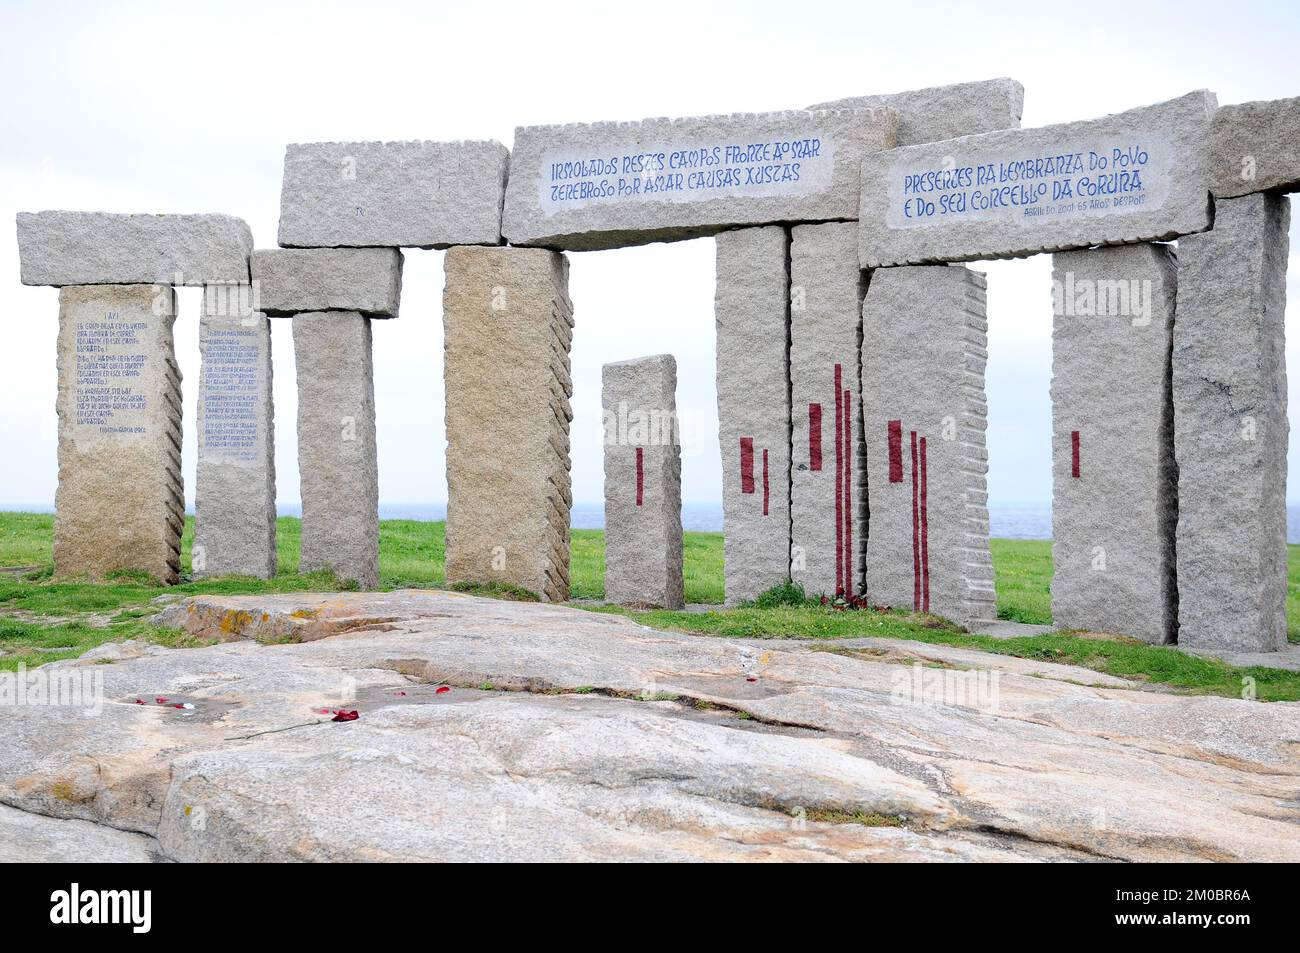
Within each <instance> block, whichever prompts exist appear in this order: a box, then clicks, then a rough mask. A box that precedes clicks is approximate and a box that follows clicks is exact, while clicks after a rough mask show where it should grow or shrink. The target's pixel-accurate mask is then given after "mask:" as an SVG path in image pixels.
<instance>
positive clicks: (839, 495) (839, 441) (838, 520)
mask: <svg viewBox="0 0 1300 953" xmlns="http://www.w3.org/2000/svg"><path fill="white" fill-rule="evenodd" d="M841 376H842V371H841V368H840V365H839V364H836V365H835V594H836V595H840V596H842V595H844V464H843V456H844V417H843V413H844V395H843V394H842V393H841V391H840V378H841Z"/></svg>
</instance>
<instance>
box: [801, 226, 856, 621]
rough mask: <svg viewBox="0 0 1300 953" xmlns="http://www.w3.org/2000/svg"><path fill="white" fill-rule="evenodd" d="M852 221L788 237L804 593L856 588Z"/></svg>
mask: <svg viewBox="0 0 1300 953" xmlns="http://www.w3.org/2000/svg"><path fill="white" fill-rule="evenodd" d="M857 240H858V229H857V224H856V223H855V222H833V223H829V224H826V225H798V226H796V227H794V228H793V229H791V244H790V395H791V405H790V423H791V428H792V437H791V441H790V443H791V455H790V578H791V579H793V580H794V581H795V582H797V583H799V584H800V585H802V586H803V587H804V591H805V592H806V593H808V595H810V596H811V595H819V594H820V595H830V596H834V595H836V594H837V593H849V594H852V595H860V594H861V592H862V582H863V580H862V558H863V553H864V552H865V551H866V545H867V520H866V516H867V512H866V491H867V480H866V476H867V474H866V451H865V448H864V447H863V444H862V388H861V383H860V382H861V375H860V373H859V346H860V342H861V340H862V292H863V289H864V281H863V274H862V271H861V269H859V268H858V244H857Z"/></svg>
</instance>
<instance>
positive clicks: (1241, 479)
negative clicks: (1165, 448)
mask: <svg viewBox="0 0 1300 953" xmlns="http://www.w3.org/2000/svg"><path fill="white" fill-rule="evenodd" d="M1290 218H1291V209H1290V200H1289V199H1287V198H1286V197H1284V196H1278V195H1250V196H1246V197H1243V198H1238V199H1223V200H1220V201H1219V202H1218V203H1217V205H1216V208H1215V216H1214V229H1213V231H1209V232H1205V233H1204V234H1202V235H1196V236H1192V237H1189V238H1187V239H1185V240H1183V241H1181V242H1179V243H1178V320H1177V321H1176V322H1175V323H1174V346H1173V404H1174V453H1175V456H1176V458H1177V461H1178V547H1177V549H1178V644H1179V645H1180V646H1182V647H1186V648H1202V649H1229V650H1234V651H1242V652H1265V651H1278V650H1280V649H1283V648H1285V647H1286V596H1287V550H1286V455H1287V442H1288V430H1289V427H1288V423H1287V382H1286V354H1285V340H1286V334H1285V327H1284V324H1285V322H1284V318H1285V312H1286V266H1287V253H1288V246H1289V244H1290V242H1289V234H1288V227H1289V223H1290Z"/></svg>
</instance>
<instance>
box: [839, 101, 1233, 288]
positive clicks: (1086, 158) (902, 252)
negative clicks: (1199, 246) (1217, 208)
mask: <svg viewBox="0 0 1300 953" xmlns="http://www.w3.org/2000/svg"><path fill="white" fill-rule="evenodd" d="M1214 108H1215V99H1214V94H1213V93H1210V92H1206V91H1204V90H1202V91H1199V92H1195V93H1189V94H1187V95H1186V96H1182V97H1180V98H1179V99H1173V100H1170V101H1168V102H1164V103H1158V104H1156V105H1154V106H1144V107H1141V108H1139V109H1131V110H1129V111H1128V112H1122V113H1116V114H1115V115H1112V116H1106V117H1105V118H1102V119H1094V120H1088V121H1085V122H1072V123H1064V124H1061V125H1057V126H1044V127H1042V128H1039V129H1009V130H1004V131H1001V132H988V133H984V134H983V135H979V136H967V137H965V138H962V139H952V140H946V141H944V142H938V143H928V144H921V145H914V146H907V147H904V148H902V149H896V150H893V151H892V152H887V153H870V154H867V155H866V156H864V157H863V161H862V207H861V216H860V219H861V231H860V232H859V238H860V242H861V246H860V249H859V257H860V260H861V262H862V266H863V267H864V268H878V267H881V266H885V265H898V264H922V263H926V262H945V261H973V260H978V259H987V258H1015V257H1019V256H1023V255H1032V254H1036V253H1038V252H1044V251H1059V250H1063V249H1069V248H1086V247H1090V246H1093V245H1116V244H1127V243H1133V242H1145V241H1152V240H1156V239H1167V238H1176V237H1177V236H1179V235H1187V234H1191V233H1194V232H1202V231H1204V230H1205V229H1207V228H1209V227H1210V224H1211V222H1212V221H1213V218H1212V214H1211V208H1210V196H1209V178H1208V170H1207V162H1206V149H1205V142H1206V139H1207V137H1208V135H1209V129H1210V116H1211V115H1212V114H1213V112H1214Z"/></svg>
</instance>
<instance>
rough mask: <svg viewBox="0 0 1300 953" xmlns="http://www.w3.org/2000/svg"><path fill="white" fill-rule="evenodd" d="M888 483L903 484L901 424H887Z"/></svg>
mask: <svg viewBox="0 0 1300 953" xmlns="http://www.w3.org/2000/svg"><path fill="white" fill-rule="evenodd" d="M889 482H890V483H902V482H903V422H902V421H901V420H891V421H890V422H889Z"/></svg>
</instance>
